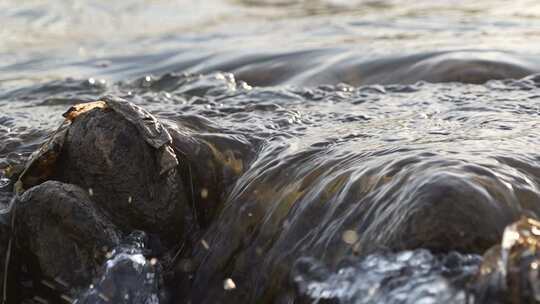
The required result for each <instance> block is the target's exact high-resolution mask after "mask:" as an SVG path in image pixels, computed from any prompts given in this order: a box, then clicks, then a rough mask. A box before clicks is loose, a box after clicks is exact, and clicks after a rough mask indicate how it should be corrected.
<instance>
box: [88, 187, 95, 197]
mask: <svg viewBox="0 0 540 304" xmlns="http://www.w3.org/2000/svg"><path fill="white" fill-rule="evenodd" d="M88 195H90V196H94V190H93V189H92V188H88Z"/></svg>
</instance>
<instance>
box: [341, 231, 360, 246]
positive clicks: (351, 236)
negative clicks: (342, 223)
mask: <svg viewBox="0 0 540 304" xmlns="http://www.w3.org/2000/svg"><path fill="white" fill-rule="evenodd" d="M341 238H342V240H343V241H344V242H345V243H347V244H349V245H352V244H354V243H356V242H357V241H358V234H357V233H356V231H354V230H345V232H343V235H342V236H341Z"/></svg>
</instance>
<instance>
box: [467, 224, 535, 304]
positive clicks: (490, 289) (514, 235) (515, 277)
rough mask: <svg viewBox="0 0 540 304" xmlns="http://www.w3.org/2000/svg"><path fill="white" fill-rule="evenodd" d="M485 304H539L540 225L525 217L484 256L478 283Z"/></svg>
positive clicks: (478, 294)
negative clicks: (501, 303) (502, 303)
mask: <svg viewBox="0 0 540 304" xmlns="http://www.w3.org/2000/svg"><path fill="white" fill-rule="evenodd" d="M474 287H475V292H476V298H477V299H478V300H479V301H481V302H482V303H483V302H486V303H488V302H489V303H500V302H504V303H512V304H514V303H516V304H517V303H540V222H539V221H537V220H534V219H531V218H526V217H522V218H521V219H520V220H518V221H516V222H515V223H513V224H512V225H509V226H508V227H506V229H505V231H504V235H503V238H502V242H501V244H500V245H497V246H494V247H493V248H491V249H490V250H488V251H487V252H486V254H484V261H483V263H482V265H481V267H480V271H479V273H478V277H477V279H476V282H475V286H474Z"/></svg>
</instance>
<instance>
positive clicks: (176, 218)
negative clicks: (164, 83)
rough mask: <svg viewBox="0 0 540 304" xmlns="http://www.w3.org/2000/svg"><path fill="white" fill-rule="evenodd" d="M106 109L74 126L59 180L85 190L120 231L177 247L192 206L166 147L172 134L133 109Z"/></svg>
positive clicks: (123, 106) (118, 104)
mask: <svg viewBox="0 0 540 304" xmlns="http://www.w3.org/2000/svg"><path fill="white" fill-rule="evenodd" d="M108 105H109V108H107V109H103V108H94V109H91V110H90V111H87V112H84V113H81V114H79V115H78V116H77V117H76V119H75V120H74V121H73V123H72V124H71V126H70V127H69V129H68V130H67V135H66V139H65V143H64V149H63V150H62V154H61V155H60V157H59V158H58V161H57V166H58V170H57V174H56V176H55V178H56V179H58V180H61V181H64V182H67V183H72V184H76V185H79V186H81V187H83V188H84V189H87V191H88V192H89V193H90V195H91V197H92V200H93V201H95V202H96V204H97V205H99V206H100V208H103V209H104V210H105V211H106V212H107V213H109V214H110V216H111V219H112V221H113V222H114V223H115V224H116V225H117V226H118V227H119V228H120V229H122V231H124V232H130V231H131V230H133V229H140V230H144V231H147V232H150V233H157V234H159V235H160V236H161V237H162V238H163V239H165V240H169V241H171V242H177V241H178V240H179V239H180V238H181V236H182V234H183V228H184V215H185V214H186V213H187V212H188V211H187V210H188V208H189V206H188V201H187V197H186V191H185V190H184V186H183V181H182V179H181V176H180V173H179V170H178V168H177V165H178V161H177V159H176V155H175V154H174V152H173V151H172V149H171V148H170V147H169V146H168V145H166V144H167V142H168V141H170V135H168V132H167V131H166V130H165V129H164V127H163V126H161V124H160V123H159V122H157V120H155V118H153V117H152V116H151V115H150V114H149V113H148V112H146V111H144V110H142V109H140V108H138V107H136V106H134V105H132V104H128V103H127V102H122V101H118V102H114V101H111V102H110V103H108ZM111 105H113V106H111ZM117 109H118V111H121V112H120V113H119V112H117ZM126 113H127V114H126ZM137 119H138V120H137ZM138 122H140V124H139V123H138Z"/></svg>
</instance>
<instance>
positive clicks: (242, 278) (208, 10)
mask: <svg viewBox="0 0 540 304" xmlns="http://www.w3.org/2000/svg"><path fill="white" fill-rule="evenodd" d="M0 22H1V26H0V169H2V171H0V173H1V175H0V203H2V204H7V203H8V202H9V201H10V199H11V197H12V196H13V194H12V191H11V184H10V182H9V179H8V178H7V175H9V172H8V171H9V170H8V168H17V167H20V166H22V165H23V164H24V162H25V161H26V159H27V157H28V156H29V155H30V153H31V152H33V151H34V150H36V149H37V148H38V147H39V145H40V144H41V143H42V142H43V141H44V139H45V138H46V136H47V135H48V134H50V133H51V132H52V131H54V130H55V129H56V128H57V127H58V126H59V125H60V124H61V123H62V117H61V114H62V113H63V112H65V111H66V109H67V108H69V107H70V106H71V105H73V104H76V103H80V102H84V101H92V100H97V99H99V98H100V97H101V96H104V95H107V94H112V95H115V96H118V97H122V98H125V99H127V100H129V101H131V102H133V103H136V104H138V105H140V106H142V107H144V108H146V109H148V110H149V111H150V112H151V113H153V114H154V115H156V116H157V117H158V118H159V119H161V120H163V121H164V122H166V123H167V124H168V125H170V126H172V127H174V126H175V125H181V126H184V127H188V128H190V129H191V130H193V132H196V133H198V134H201V135H200V136H207V137H208V138H214V139H215V140H219V138H221V137H220V136H222V137H223V138H225V139H227V138H234V139H235V140H239V141H243V140H244V141H246V142H249V143H251V144H252V145H253V146H254V147H255V148H253V149H254V150H256V154H255V155H251V154H250V155H249V158H250V159H249V161H246V162H245V163H246V164H249V167H248V168H242V171H243V175H242V176H240V177H239V178H238V179H237V180H235V181H234V182H233V183H231V185H230V187H229V188H228V189H227V193H226V198H225V199H224V200H225V201H224V203H223V206H221V207H220V208H219V212H218V214H217V215H215V219H214V220H213V221H212V222H211V223H209V224H208V226H207V227H205V230H204V231H202V232H201V237H202V240H204V242H202V244H203V245H204V246H202V245H201V246H194V248H193V249H192V252H191V253H189V254H188V255H186V256H185V257H184V258H185V259H186V260H189V261H190V263H194V264H195V265H197V271H196V272H195V273H194V274H191V276H193V277H191V278H190V280H192V281H193V282H194V283H193V285H194V286H195V287H192V288H188V290H187V291H186V292H185V294H184V295H185V298H184V300H186V299H188V297H191V298H193V299H195V300H194V301H195V302H194V303H196V302H198V301H199V302H206V303H212V302H220V301H221V302H223V303H229V302H230V301H232V300H231V299H243V301H247V300H249V301H252V302H257V301H268V302H283V303H287V302H288V301H289V302H290V301H292V300H291V299H292V298H295V296H291V293H297V294H298V295H299V296H298V297H297V300H298V301H306V302H311V301H315V302H317V301H320V302H319V303H323V302H324V301H330V303H334V302H337V303H435V302H452V303H464V302H466V301H468V300H469V298H470V297H469V295H468V286H467V281H468V280H469V279H470V278H472V277H474V275H475V273H476V271H477V270H478V267H479V265H480V263H481V257H480V254H482V253H483V252H484V251H485V250H486V249H487V248H489V247H490V246H492V245H494V244H496V243H498V242H499V241H500V235H501V233H502V230H501V229H502V228H501V226H502V227H504V225H506V224H508V223H509V222H511V221H512V220H514V219H516V217H517V216H518V215H521V214H525V215H527V216H530V217H535V218H537V217H538V216H540V153H539V152H538V147H540V131H539V129H536V128H537V127H539V126H540V120H539V118H540V77H539V76H535V73H537V72H540V42H539V41H540V5H539V4H538V3H537V2H536V1H530V0H516V1H511V2H508V1H488V0H478V1H460V0H453V1H435V0H421V1H393V0H386V1H385V0H380V1H367V0H366V1H364V0H349V1H344V0H305V1H304V0H290V1H286V0H207V1H186V0H177V1H159V0H155V1H150V0H129V1H121V2H111V1H98V0H93V1H67V0H66V1H63V0H55V1H49V2H47V3H44V2H42V1H37V0H25V1H15V0H3V1H1V0H0ZM216 138H217V139H216ZM239 138H240V139H239ZM234 157H235V156H233V157H232V158H233V161H234ZM238 157H248V156H245V155H240V156H238ZM224 197H225V196H224ZM440 201H445V202H464V206H465V207H463V208H464V210H465V211H463V212H456V211H455V210H454V209H448V208H454V207H448V206H453V205H452V204H451V203H447V204H435V205H436V207H433V208H423V206H426V204H428V203H433V202H440ZM358 205H361V206H363V207H361V208H358V207H357V206H358ZM485 206H489V208H488V207H485ZM501 206H504V207H501ZM486 208H487V209H486ZM470 210H473V211H475V212H476V214H472V215H471V214H468V212H469V211H470ZM508 210H510V211H508ZM418 212H421V213H422V212H423V213H422V214H424V215H425V216H423V217H420V218H421V219H422V220H421V221H419V222H418V221H417V222H415V223H414V224H411V223H409V221H410V219H411V218H413V217H414V216H415V215H416V214H417V213H418ZM398 215H399V216H398ZM486 217H490V218H489V219H486ZM463 218H464V219H463ZM456 222H459V223H460V226H459V228H456V229H457V230H459V229H461V228H463V227H466V228H467V229H468V230H467V231H475V232H474V233H471V235H470V236H469V235H468V234H467V236H466V235H463V231H461V234H460V231H452V229H454V227H457V226H455V225H454V223H456ZM502 223H504V225H503V224H502ZM411 235H413V237H411ZM441 240H442V241H441ZM441 242H442V243H441ZM358 244H361V245H360V246H358ZM386 248H391V249H392V250H393V251H394V252H386V251H385V250H382V251H381V249H386ZM422 248H428V249H429V250H430V251H428V250H426V249H422ZM209 249H210V250H209ZM453 250H456V251H458V252H460V253H456V252H454V251H453ZM261 251H262V252H264V254H262V253H261ZM449 251H452V252H451V253H449ZM122 254H124V255H122ZM129 254H130V253H126V252H124V253H120V254H118V255H116V256H115V257H113V258H112V259H111V260H110V263H111V265H112V264H114V263H116V262H117V261H120V262H121V261H125V260H126V259H127V260H129V257H126V256H129ZM261 254H262V255H263V256H262V257H261ZM136 256H140V257H141V259H142V260H141V259H137V258H136ZM131 259H132V260H133V263H134V265H135V264H137V263H139V264H140V265H142V266H140V267H147V266H144V265H146V264H145V263H149V261H145V260H144V257H142V253H140V252H135V253H132V256H131ZM253 261H258V262H257V263H258V264H254V263H255V262H253ZM111 267H112V266H111ZM134 267H135V266H134ZM146 271H148V270H146ZM228 277H231V278H232V279H233V280H235V281H234V282H235V291H234V292H232V293H231V292H228V290H227V289H228V288H224V286H223V280H224V279H226V278H228ZM96 279H97V280H98V281H99V280H107V278H102V279H98V278H96ZM216 282H217V283H216ZM139 283H140V284H143V283H141V282H139ZM139 283H134V284H139ZM168 284H171V283H170V282H169V283H168ZM285 285H287V286H289V285H290V286H293V287H291V288H290V290H287V291H286V292H280V290H281V289H280V288H281V286H285ZM154 287H155V286H153V285H152V286H150V287H148V289H149V291H148V295H150V294H152V293H153V292H155V290H154V289H155V288H154ZM153 288H154V289H153ZM224 289H225V290H224ZM242 290H243V291H242ZM235 292H236V293H235ZM84 294H85V295H86V297H88V295H89V294H90V295H91V294H92V292H91V290H90V291H86V292H85V293H83V296H82V297H84ZM141 297H142V296H141ZM149 299H150V298H149ZM81 301H82V302H84V299H83V298H81ZM141 301H144V300H141ZM148 301H150V302H148V303H154V302H152V301H157V299H156V298H155V297H153V298H151V299H150V300H148ZM186 301H187V300H186ZM126 303H129V301H127V302H126ZM141 303H142V302H141ZM230 303H232V302H230ZM324 303H326V302H324Z"/></svg>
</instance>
